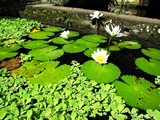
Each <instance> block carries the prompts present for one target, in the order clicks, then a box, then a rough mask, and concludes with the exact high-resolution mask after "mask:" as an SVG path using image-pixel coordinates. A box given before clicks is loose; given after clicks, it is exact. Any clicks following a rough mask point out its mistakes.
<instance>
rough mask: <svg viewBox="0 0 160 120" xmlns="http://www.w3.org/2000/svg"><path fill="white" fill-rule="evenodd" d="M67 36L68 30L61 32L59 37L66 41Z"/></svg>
mask: <svg viewBox="0 0 160 120" xmlns="http://www.w3.org/2000/svg"><path fill="white" fill-rule="evenodd" d="M68 35H69V30H67V31H63V32H62V33H61V34H60V37H62V38H65V39H68Z"/></svg>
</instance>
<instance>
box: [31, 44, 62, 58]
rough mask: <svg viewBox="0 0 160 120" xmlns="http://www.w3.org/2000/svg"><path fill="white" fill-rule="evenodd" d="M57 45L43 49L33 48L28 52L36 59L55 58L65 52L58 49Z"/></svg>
mask: <svg viewBox="0 0 160 120" xmlns="http://www.w3.org/2000/svg"><path fill="white" fill-rule="evenodd" d="M56 48H57V47H56V46H48V47H45V48H42V49H35V50H31V51H30V52H29V53H28V54H29V55H31V56H33V59H34V60H40V61H48V60H55V59H57V58H59V57H61V56H62V55H63V54H64V51H63V50H62V49H56Z"/></svg>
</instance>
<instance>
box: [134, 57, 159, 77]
mask: <svg viewBox="0 0 160 120" xmlns="http://www.w3.org/2000/svg"><path fill="white" fill-rule="evenodd" d="M135 64H136V66H137V67H138V68H139V69H141V70H142V71H144V72H146V73H148V74H150V75H155V76H159V75H160V61H158V60H156V59H152V58H150V59H149V61H148V60H147V59H145V58H143V57H140V58H137V59H136V60H135Z"/></svg>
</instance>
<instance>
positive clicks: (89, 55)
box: [84, 47, 101, 57]
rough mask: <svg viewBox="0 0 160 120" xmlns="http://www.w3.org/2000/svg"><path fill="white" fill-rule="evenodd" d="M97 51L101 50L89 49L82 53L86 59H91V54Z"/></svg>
mask: <svg viewBox="0 0 160 120" xmlns="http://www.w3.org/2000/svg"><path fill="white" fill-rule="evenodd" d="M97 49H101V48H97V47H95V48H89V49H87V50H85V51H84V55H85V56H87V57H92V56H91V54H92V53H93V52H94V51H96V50H97Z"/></svg>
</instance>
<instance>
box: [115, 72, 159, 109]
mask: <svg viewBox="0 0 160 120" xmlns="http://www.w3.org/2000/svg"><path fill="white" fill-rule="evenodd" d="M121 79H122V80H123V81H124V82H121V81H118V80H117V81H115V82H114V83H113V84H114V85H115V87H116V89H117V94H118V95H120V96H122V97H123V98H124V100H125V102H126V104H128V105H130V106H132V107H138V108H140V109H143V110H147V109H152V110H155V109H158V110H160V90H158V89H157V88H156V86H155V85H154V84H152V83H150V82H149V81H147V80H145V79H144V78H137V77H136V76H129V75H124V76H122V77H121Z"/></svg>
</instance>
